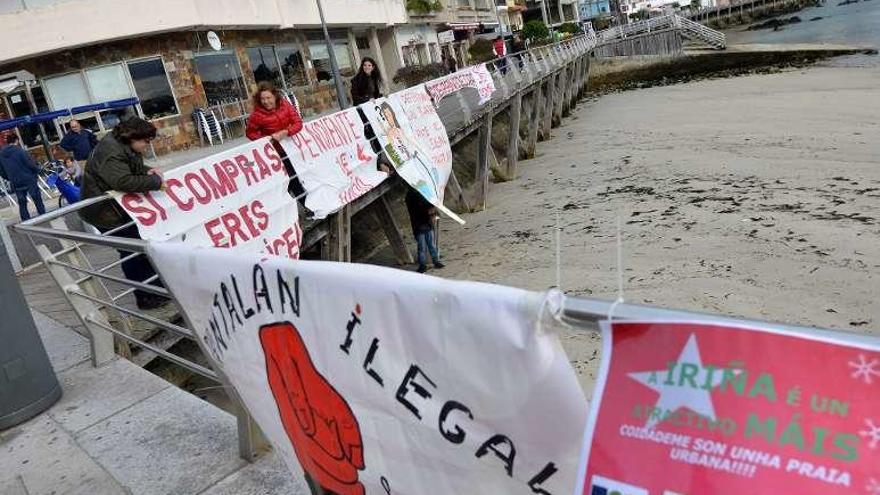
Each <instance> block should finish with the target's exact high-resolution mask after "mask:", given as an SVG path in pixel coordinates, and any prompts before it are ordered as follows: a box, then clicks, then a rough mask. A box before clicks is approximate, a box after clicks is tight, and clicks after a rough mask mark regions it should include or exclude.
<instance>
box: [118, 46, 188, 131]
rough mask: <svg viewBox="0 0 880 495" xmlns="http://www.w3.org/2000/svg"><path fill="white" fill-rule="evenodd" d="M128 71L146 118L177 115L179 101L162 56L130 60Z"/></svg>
mask: <svg viewBox="0 0 880 495" xmlns="http://www.w3.org/2000/svg"><path fill="white" fill-rule="evenodd" d="M128 73H129V75H131V82H132V83H133V84H134V90H135V93H136V94H137V97H138V99H139V100H140V102H141V110H143V112H144V116H145V117H146V118H148V119H161V118H162V117H168V116H171V115H177V113H178V110H177V102H175V101H174V93H173V92H172V91H171V84H170V83H169V82H168V74H167V73H166V72H165V64H163V63H162V59H161V58H152V59H149V60H138V61H135V62H129V63H128Z"/></svg>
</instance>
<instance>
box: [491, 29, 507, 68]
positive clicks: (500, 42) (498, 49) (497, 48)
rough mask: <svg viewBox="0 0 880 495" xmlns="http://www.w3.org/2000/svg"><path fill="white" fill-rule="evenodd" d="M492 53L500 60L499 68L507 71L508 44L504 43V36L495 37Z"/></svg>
mask: <svg viewBox="0 0 880 495" xmlns="http://www.w3.org/2000/svg"><path fill="white" fill-rule="evenodd" d="M492 53H493V54H495V57H496V58H499V59H500V60H498V70H500V71H501V73H502V74H506V73H507V58H505V57H506V56H507V46H506V45H505V44H504V38H502V37H501V36H499V37H497V38H495V42H494V43H492Z"/></svg>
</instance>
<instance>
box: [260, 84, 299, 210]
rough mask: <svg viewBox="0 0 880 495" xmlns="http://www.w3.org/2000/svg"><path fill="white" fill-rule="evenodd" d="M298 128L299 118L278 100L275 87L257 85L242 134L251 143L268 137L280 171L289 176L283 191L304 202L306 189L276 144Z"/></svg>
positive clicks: (284, 101) (291, 106)
mask: <svg viewBox="0 0 880 495" xmlns="http://www.w3.org/2000/svg"><path fill="white" fill-rule="evenodd" d="M302 127H303V121H302V117H300V115H299V113H298V112H297V111H296V109H295V108H293V105H291V104H290V102H288V101H287V100H286V99H285V98H284V97H282V95H281V93H280V92H279V91H278V89H276V88H275V85H274V84H272V83H271V82H269V81H263V82H261V83H260V84H259V85H258V86H257V92H256V93H254V111H253V112H252V113H251V116H250V117H249V118H248V122H247V130H246V131H245V135H247V138H248V139H250V140H251V141H256V140H257V139H262V138H264V137H271V138H272V145H273V146H274V147H275V151H277V152H278V155H279V156H280V157H281V160H282V161H283V162H284V170H285V171H287V175H288V176H290V177H291V179H290V183H289V184H288V186H287V191H288V192H289V193H290V195H291V196H293V197H294V198H297V199H301V200H302V201H303V202H305V195H306V190H305V189H304V188H303V186H302V183H301V182H300V181H299V179H298V178H297V177H296V171H294V170H293V165H292V164H291V163H290V159H289V158H288V157H287V153H285V152H284V147H283V146H281V142H280V141H281V140H282V139H284V138H286V137H289V136H293V135H295V134H297V133H299V132H300V131H301V130H302Z"/></svg>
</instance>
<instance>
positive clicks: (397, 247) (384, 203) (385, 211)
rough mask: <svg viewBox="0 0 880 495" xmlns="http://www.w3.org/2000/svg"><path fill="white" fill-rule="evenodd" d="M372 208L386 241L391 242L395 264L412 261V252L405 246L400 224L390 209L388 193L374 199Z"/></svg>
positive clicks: (405, 263) (410, 262) (404, 263)
mask: <svg viewBox="0 0 880 495" xmlns="http://www.w3.org/2000/svg"><path fill="white" fill-rule="evenodd" d="M372 209H373V213H375V214H376V218H377V219H378V220H379V224H381V225H382V230H383V231H384V232H385V237H387V238H388V242H389V244H391V250H392V251H394V256H395V257H396V258H397V264H398V265H409V264H412V263H414V260H413V257H412V253H411V252H410V251H409V249H407V247H406V240H404V237H403V232H402V231H401V230H400V225H398V224H397V219H395V218H394V213H393V212H392V211H391V203H389V202H388V195H387V194H383V195H382V196H380V197H379V200H378V201H374V202H373V205H372Z"/></svg>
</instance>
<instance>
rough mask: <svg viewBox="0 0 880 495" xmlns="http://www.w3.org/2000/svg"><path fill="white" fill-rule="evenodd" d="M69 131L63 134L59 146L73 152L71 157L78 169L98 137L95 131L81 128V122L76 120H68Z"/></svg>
mask: <svg viewBox="0 0 880 495" xmlns="http://www.w3.org/2000/svg"><path fill="white" fill-rule="evenodd" d="M68 125H70V132H68V133H67V134H65V135H64V139H62V140H61V143H60V144H59V146H61V148H62V149H64V150H65V151H68V152H70V153H73V159H74V160H76V164H77V165H78V166H79V168H80V169H82V168H83V165H85V164H86V160H88V159H89V155H91V154H92V150H93V149H95V146H97V145H98V138H97V137H95V133H93V132H92V131H90V130H88V129H83V126H82V124H80V123H79V121H78V120H76V119H73V120H71V121H70V124H68Z"/></svg>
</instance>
